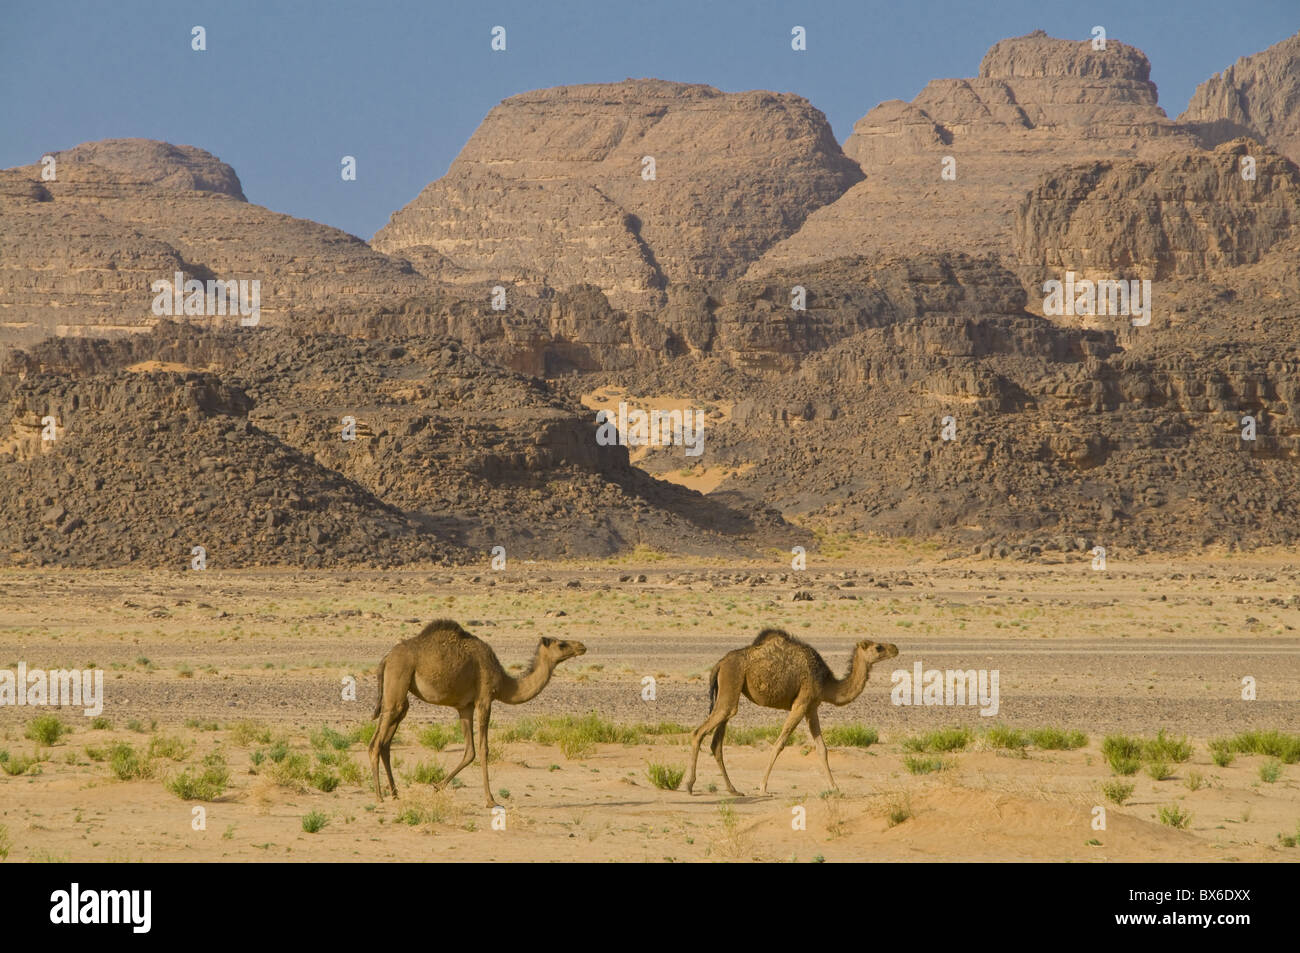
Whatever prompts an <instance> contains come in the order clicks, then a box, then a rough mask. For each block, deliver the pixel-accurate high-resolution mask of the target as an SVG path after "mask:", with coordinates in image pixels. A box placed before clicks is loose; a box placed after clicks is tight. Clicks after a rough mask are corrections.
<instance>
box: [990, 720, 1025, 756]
mask: <svg viewBox="0 0 1300 953" xmlns="http://www.w3.org/2000/svg"><path fill="white" fill-rule="evenodd" d="M984 741H985V743H987V744H988V745H989V747H991V748H1006V749H1008V750H1010V751H1023V750H1024V749H1025V748H1027V747H1029V736H1028V735H1027V734H1025V733H1024V732H1023V731H1017V730H1016V729H1015V728H1010V727H1008V726H1006V725H994V726H993V727H992V728H989V729H988V730H987V731H985V732H984Z"/></svg>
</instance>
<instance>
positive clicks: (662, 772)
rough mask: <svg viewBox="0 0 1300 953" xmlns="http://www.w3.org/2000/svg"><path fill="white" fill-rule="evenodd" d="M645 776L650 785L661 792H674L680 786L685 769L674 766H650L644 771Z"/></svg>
mask: <svg viewBox="0 0 1300 953" xmlns="http://www.w3.org/2000/svg"><path fill="white" fill-rule="evenodd" d="M646 774H647V776H648V777H649V778H650V783H651V784H653V785H654V786H655V787H657V788H659V789H660V790H661V791H676V790H677V788H678V787H680V786H681V783H682V778H683V777H684V776H685V774H686V769H685V768H679V767H677V766H676V765H666V764H651V765H649V766H648V768H647V769H646Z"/></svg>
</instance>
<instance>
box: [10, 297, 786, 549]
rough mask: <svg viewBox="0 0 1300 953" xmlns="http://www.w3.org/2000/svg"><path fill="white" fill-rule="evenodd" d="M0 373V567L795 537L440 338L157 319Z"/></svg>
mask: <svg viewBox="0 0 1300 953" xmlns="http://www.w3.org/2000/svg"><path fill="white" fill-rule="evenodd" d="M2 369H3V372H4V373H3V377H2V378H0V512H3V513H5V514H6V519H5V521H4V523H5V531H4V532H3V533H0V562H14V561H17V562H20V563H22V562H35V563H36V564H45V563H58V564H61V565H120V564H122V563H124V562H128V561H130V562H139V563H141V564H146V565H151V566H162V567H165V566H173V567H182V566H183V565H184V564H185V563H186V562H187V561H188V556H187V554H188V552H189V547H190V546H191V545H204V546H206V547H207V549H208V552H209V554H210V555H211V557H212V559H213V561H214V565H215V564H217V560H218V559H219V560H220V565H224V566H228V567H233V566H251V565H264V564H292V565H304V566H309V567H310V566H316V565H322V564H334V563H340V564H351V563H366V564H373V565H393V564H397V563H411V562H415V563H420V562H426V561H429V560H433V561H442V562H448V561H451V562H468V561H476V560H482V561H484V562H486V560H487V558H488V553H489V551H490V549H491V548H492V547H493V546H498V545H500V546H504V547H505V548H506V551H507V554H508V556H510V557H518V558H534V557H539V556H540V557H548V558H560V557H565V556H592V555H600V556H603V555H609V554H611V553H615V552H620V551H623V550H625V549H631V548H634V547H636V546H639V545H640V546H649V547H653V548H658V549H667V548H672V549H674V550H676V551H685V552H693V551H694V552H707V553H711V554H716V553H719V552H729V551H730V552H741V551H747V550H748V548H749V547H752V546H754V545H758V544H760V543H761V541H762V540H763V539H765V538H779V540H780V541H781V543H782V544H785V543H786V541H787V540H789V539H791V538H803V537H805V536H806V533H805V532H804V531H802V530H797V529H795V528H793V527H790V526H788V525H786V524H785V523H784V521H783V520H782V519H781V518H780V516H779V515H777V514H775V513H774V512H769V511H768V510H766V508H764V507H762V506H761V505H759V506H756V505H754V504H753V503H751V502H748V501H744V500H740V501H732V502H729V501H728V499H727V498H726V497H725V496H719V497H714V498H708V497H705V496H703V495H701V494H699V493H697V492H694V491H692V490H688V489H685V488H683V487H680V486H676V485H673V484H669V483H664V482H662V481H660V480H656V479H654V478H651V477H649V476H647V475H646V474H644V473H643V472H641V471H640V470H638V469H636V468H634V467H633V466H631V464H630V462H629V457H628V449H627V447H626V446H618V445H613V446H601V445H599V444H598V443H597V441H596V425H595V420H594V415H593V414H591V413H589V412H587V411H585V410H583V409H582V408H580V407H579V406H577V405H576V404H574V403H570V402H569V401H568V400H567V399H566V397H564V396H563V395H561V394H557V393H555V392H553V391H552V390H551V389H550V387H549V386H548V385H546V384H545V383H543V382H542V381H539V380H537V379H534V378H529V377H523V376H521V375H517V374H512V373H510V372H508V371H504V370H503V369H501V368H499V367H496V366H495V365H493V364H491V363H490V362H488V361H485V360H484V359H483V358H482V357H480V356H478V355H476V354H474V353H472V352H471V351H469V350H468V349H467V348H465V347H464V346H463V345H462V344H461V343H460V342H459V341H456V340H455V339H451V338H446V337H445V336H443V337H432V336H419V337H407V338H402V339H390V340H373V341H358V340H355V339H352V338H348V337H345V336H342V335H338V334H328V335H319V334H295V333H292V332H290V331H288V330H277V329H271V328H266V329H263V328H256V329H254V328H247V329H227V330H217V331H214V330H210V329H204V328H199V327H195V326H193V325H186V324H174V323H172V322H163V323H160V324H159V325H158V326H157V327H156V328H154V329H153V330H151V331H150V332H148V333H144V334H138V335H132V336H129V337H121V338H117V339H113V340H104V339H91V338H71V339H69V338H63V339H50V340H49V341H47V342H45V343H43V344H41V345H38V346H36V347H34V348H31V349H29V350H24V351H17V352H15V353H13V354H11V355H10V356H9V359H8V361H7V362H6V363H5V364H4V366H3V368H2ZM47 417H52V418H53V419H54V421H55V424H56V430H55V436H56V439H55V440H53V441H48V440H43V439H42V431H43V429H44V427H43V421H44V420H45V419H46V418H47ZM345 418H346V419H345ZM349 424H350V426H351V432H352V434H353V435H354V439H350V440H345V439H344V428H345V427H346V426H348V425H349ZM218 553H220V556H219V557H218V555H217V554H218ZM182 557H185V558H184V559H182ZM178 560H180V562H178Z"/></svg>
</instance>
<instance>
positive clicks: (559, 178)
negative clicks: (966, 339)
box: [373, 80, 862, 309]
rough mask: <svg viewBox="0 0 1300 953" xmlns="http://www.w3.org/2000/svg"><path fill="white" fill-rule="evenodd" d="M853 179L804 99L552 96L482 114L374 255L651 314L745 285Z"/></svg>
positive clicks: (629, 87) (576, 90) (541, 94)
mask: <svg viewBox="0 0 1300 953" xmlns="http://www.w3.org/2000/svg"><path fill="white" fill-rule="evenodd" d="M651 163H653V168H652V166H651ZM861 179H862V173H861V171H860V170H859V169H858V167H857V166H856V165H855V164H854V163H853V162H852V161H850V160H849V159H847V158H846V157H845V156H844V154H843V152H842V151H841V150H840V147H839V144H838V143H837V142H836V141H835V137H834V136H833V134H832V132H831V129H830V125H829V124H828V123H827V122H826V118H825V117H824V116H823V115H822V114H821V113H820V112H819V111H818V110H816V109H814V108H813V107H812V106H810V105H809V104H808V102H807V101H806V100H804V99H802V98H800V97H798V96H794V95H790V94H784V93H783V94H777V93H767V92H748V93H722V92H719V91H718V90H716V89H714V88H712V87H710V86H701V85H688V84H684V83H669V82H663V81H660V80H627V81H626V82H623V83H611V84H592V85H585V86H567V87H558V88H555V89H544V90H537V91H535V92H530V93H524V94H521V95H519V96H512V97H510V98H509V99H507V100H505V101H504V102H503V103H501V104H500V105H499V106H497V107H496V108H495V109H493V110H492V111H491V112H490V113H488V116H487V118H486V119H484V120H483V124H482V125H481V126H480V127H479V128H478V130H477V131H476V132H475V133H474V135H473V136H472V137H471V138H470V140H469V142H468V143H466V145H465V148H464V149H463V150H462V151H461V154H460V155H459V156H458V157H457V158H456V160H455V161H454V162H453V163H452V165H451V167H450V168H449V169H448V171H447V174H446V175H445V176H443V177H442V178H441V179H439V180H437V181H436V182H434V183H432V184H431V185H429V186H428V187H427V188H426V189H425V190H424V191H423V192H421V193H420V195H419V196H417V197H416V199H415V200H414V201H412V202H411V203H410V204H409V205H407V206H406V207H405V208H403V209H401V210H399V211H398V212H396V213H394V215H393V217H392V220H391V221H390V222H389V224H388V225H386V226H385V227H384V228H383V229H381V230H380V231H379V232H378V234H376V235H375V237H374V241H373V244H374V247H375V248H377V249H379V250H380V251H382V252H386V253H388V254H392V255H401V256H403V257H405V258H408V259H410V260H411V261H412V262H413V263H414V264H415V265H416V267H417V268H419V269H421V270H422V271H424V272H426V273H427V274H429V275H431V276H434V277H437V278H440V279H444V280H448V281H453V282H461V283H480V284H484V285H491V284H495V283H497V282H501V283H503V284H504V285H507V286H511V287H518V288H520V289H522V290H525V291H528V292H530V293H538V292H540V291H541V290H542V289H555V290H565V289H568V288H571V287H573V286H576V285H583V284H589V285H593V286H595V287H597V288H600V289H601V291H602V292H604V293H605V295H606V296H607V297H608V298H609V300H610V302H611V303H612V304H613V305H614V306H615V307H619V308H642V309H645V308H648V307H653V306H658V305H661V304H662V303H663V297H664V296H663V292H664V290H665V288H667V287H668V286H669V285H671V284H675V283H678V282H682V281H689V280H692V279H717V278H726V277H728V276H730V275H734V274H736V273H738V272H739V271H741V270H743V268H744V267H745V266H746V265H748V264H749V263H750V262H751V261H754V260H755V259H757V258H758V257H759V256H760V255H761V254H762V253H763V252H764V251H765V250H766V249H767V248H768V247H770V246H771V245H772V244H773V243H774V242H776V241H778V240H780V239H782V238H785V237H786V236H788V235H789V234H791V233H792V232H793V231H794V230H795V229H797V228H798V227H799V225H800V223H802V222H803V220H804V219H805V218H806V217H807V216H808V214H809V213H810V212H812V211H813V210H814V209H816V208H818V207H819V206H822V205H825V204H827V203H828V202H831V201H834V200H835V199H836V198H838V197H839V196H840V195H841V194H842V193H843V192H844V190H845V189H847V188H848V187H849V186H851V185H853V184H854V183H856V182H859V181H860V180H861Z"/></svg>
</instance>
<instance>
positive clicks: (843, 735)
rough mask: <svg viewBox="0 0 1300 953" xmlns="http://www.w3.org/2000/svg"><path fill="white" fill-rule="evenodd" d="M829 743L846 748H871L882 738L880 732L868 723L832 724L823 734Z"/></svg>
mask: <svg viewBox="0 0 1300 953" xmlns="http://www.w3.org/2000/svg"><path fill="white" fill-rule="evenodd" d="M823 738H824V739H825V741H826V743H827V744H828V745H836V746H839V747H844V748H870V747H871V746H872V745H874V744H875V743H876V742H877V741H879V740H880V733H879V732H877V731H876V729H875V728H868V727H867V726H866V725H832V726H831V727H830V728H827V729H826V731H825V733H824V734H823Z"/></svg>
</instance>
